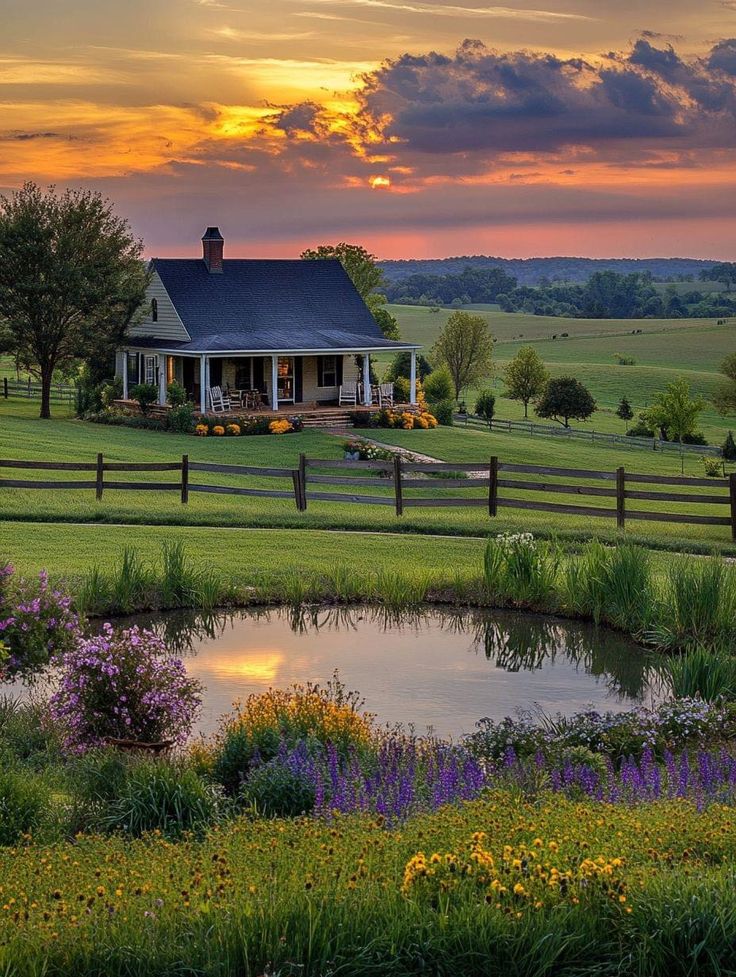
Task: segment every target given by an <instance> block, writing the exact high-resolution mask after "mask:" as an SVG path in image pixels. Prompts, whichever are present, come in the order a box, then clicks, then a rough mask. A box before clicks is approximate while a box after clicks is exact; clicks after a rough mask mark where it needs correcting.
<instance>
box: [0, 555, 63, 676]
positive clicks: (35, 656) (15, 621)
mask: <svg viewBox="0 0 736 977" xmlns="http://www.w3.org/2000/svg"><path fill="white" fill-rule="evenodd" d="M13 573H14V568H13V567H12V566H11V565H10V564H9V563H8V564H6V565H4V566H3V565H0V642H1V643H2V645H3V646H4V649H5V655H4V656H2V657H0V679H3V678H10V679H12V678H15V677H17V676H22V677H29V676H31V675H33V674H34V673H35V672H39V671H41V670H43V669H44V668H45V667H46V666H47V665H48V664H49V662H50V660H51V659H52V658H53V657H55V656H57V655H61V654H64V652H66V651H67V650H68V649H70V648H72V647H73V646H74V645H75V644H76V641H77V638H78V636H79V616H78V615H77V614H76V612H75V611H74V610H72V606H71V603H72V599H71V597H69V596H68V595H67V594H64V593H63V592H62V591H61V590H57V589H55V588H53V587H51V586H50V584H49V575H48V573H47V572H46V571H45V570H42V571H41V572H40V573H39V575H38V581H37V583H35V584H34V585H31V584H27V583H26V582H25V581H20V582H19V583H17V584H16V585H15V586H11V584H12V577H13Z"/></svg>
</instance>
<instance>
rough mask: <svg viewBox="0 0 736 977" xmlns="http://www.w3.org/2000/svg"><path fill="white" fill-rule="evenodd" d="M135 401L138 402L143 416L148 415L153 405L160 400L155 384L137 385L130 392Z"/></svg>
mask: <svg viewBox="0 0 736 977" xmlns="http://www.w3.org/2000/svg"><path fill="white" fill-rule="evenodd" d="M130 396H131V397H132V398H133V400H137V401H138V406H139V407H140V409H141V414H144V415H145V414H147V413H148V409H149V408H150V406H151V404H155V403H156V401H157V400H158V388H157V387H156V384H155V383H137V384H136V385H135V386H134V387H133V388H132V389H131V391H130Z"/></svg>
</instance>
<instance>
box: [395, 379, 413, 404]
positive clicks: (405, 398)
mask: <svg viewBox="0 0 736 977" xmlns="http://www.w3.org/2000/svg"><path fill="white" fill-rule="evenodd" d="M410 397H411V384H410V383H409V379H408V377H396V379H395V380H394V398H395V400H396V403H397V404H408V403H409V398H410Z"/></svg>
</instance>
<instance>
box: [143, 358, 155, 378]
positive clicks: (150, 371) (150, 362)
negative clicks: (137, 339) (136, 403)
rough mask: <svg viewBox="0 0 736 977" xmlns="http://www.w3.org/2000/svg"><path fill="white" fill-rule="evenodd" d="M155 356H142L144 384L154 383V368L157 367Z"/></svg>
mask: <svg viewBox="0 0 736 977" xmlns="http://www.w3.org/2000/svg"><path fill="white" fill-rule="evenodd" d="M157 361H158V357H157V356H144V357H143V366H144V378H145V379H144V381H143V382H144V383H156V381H157V377H156V367H157V365H158V362H157Z"/></svg>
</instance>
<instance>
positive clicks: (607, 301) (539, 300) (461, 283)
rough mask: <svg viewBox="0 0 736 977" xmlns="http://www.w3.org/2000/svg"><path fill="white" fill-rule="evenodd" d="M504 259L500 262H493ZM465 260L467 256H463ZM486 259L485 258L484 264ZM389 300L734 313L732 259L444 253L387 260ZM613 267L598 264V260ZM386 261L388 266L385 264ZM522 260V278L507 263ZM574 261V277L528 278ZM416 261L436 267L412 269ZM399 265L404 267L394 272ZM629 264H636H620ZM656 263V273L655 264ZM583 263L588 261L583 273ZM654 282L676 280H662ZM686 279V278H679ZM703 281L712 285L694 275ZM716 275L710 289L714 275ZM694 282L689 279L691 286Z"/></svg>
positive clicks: (586, 313) (592, 313) (611, 311)
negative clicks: (531, 280)
mask: <svg viewBox="0 0 736 977" xmlns="http://www.w3.org/2000/svg"><path fill="white" fill-rule="evenodd" d="M500 261H503V265H502V266H501V265H500V264H499V263H498V262H500ZM463 262H466V263H465V264H463ZM483 262H485V264H483ZM382 264H383V266H384V272H385V274H386V280H387V284H386V287H385V289H384V291H385V292H386V297H387V298H388V300H389V301H390V302H396V303H399V304H409V305H428V306H434V305H437V306H454V307H459V306H462V305H470V304H488V303H497V304H498V305H499V307H500V308H501V309H502V310H503V311H505V312H525V313H528V314H529V313H530V314H532V315H547V316H571V317H579V318H597V319H608V318H616V319H640V318H661V317H664V316H666V317H668V318H680V317H688V318H691V317H695V318H700V317H703V318H712V317H716V318H717V317H719V316H723V317H728V316H732V315H736V295H734V294H728V293H729V292H731V293H733V291H734V289H735V288H736V264H733V263H729V262H720V263H716V262H712V261H711V262H706V261H696V260H694V259H693V260H690V259H681V258H662V259H655V258H650V259H642V260H636V259H613V260H611V261H610V262H604V261H601V260H597V259H587V258H530V259H527V260H525V261H518V262H516V261H512V260H503V259H495V258H469V259H463V258H446V259H443V260H441V261H435V262H429V261H421V262H419V261H418V262H413V261H401V262H399V261H394V262H384V263H382ZM606 264H609V265H615V266H616V267H615V268H611V267H609V268H606V269H604V270H602V268H601V266H603V265H606ZM386 265H388V266H389V268H386V267H385V266H386ZM514 265H523V266H524V271H525V273H526V275H527V280H526V281H524V280H521V281H520V280H519V279H517V277H516V276H515V275H514V274H513V273H512V270H511V269H512V266H514ZM531 265H536V266H537V270H539V268H541V267H545V268H546V269H547V270H548V271H551V269H552V268H553V267H557V268H558V273H559V271H560V268H561V267H562V266H564V267H567V268H574V269H575V274H576V275H578V276H580V277H579V280H576V279H563V278H562V277H554V278H553V277H550V276H549V275H546V276H541V275H540V276H539V277H538V279H537V280H536V281H535V282H534V284H529V283H528V282H529V277H530V274H531V271H530V266H531ZM418 266H424V267H426V266H434V267H438V268H440V269H441V270H440V271H439V273H438V272H437V271H434V272H432V271H428V270H424V271H417V270H414V269H415V268H416V267H418ZM397 267H401V269H403V270H405V271H406V272H408V274H406V277H402V278H393V279H391V278H390V277H389V276H390V275H391V274H394V275H395V273H396V269H397ZM626 267H633V268H635V269H636V270H634V271H624V270H623V269H624V268H626ZM654 267H657V268H658V269H659V274H657V275H656V276H655V274H654V271H653V268H654ZM583 269H587V271H586V272H585V273H584V270H583ZM658 282H678V283H679V287H675V286H674V285H673V286H671V287H664V288H663V287H662V285H661V284H659V287H658ZM683 282H684V283H685V284H684V285H683V284H682V283H683ZM702 282H708V283H709V287H705V286H704V285H701V286H700V287H699V283H702ZM714 282H715V283H718V285H719V286H720V288H719V290H716V291H714V289H713V284H712V283H714ZM690 283H692V287H689V285H690Z"/></svg>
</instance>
